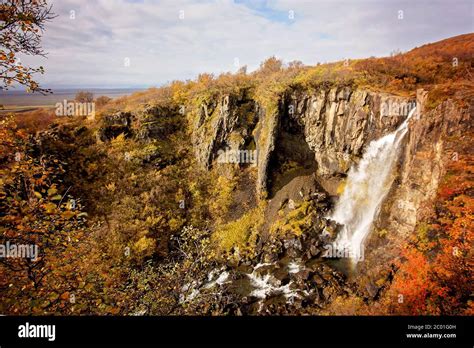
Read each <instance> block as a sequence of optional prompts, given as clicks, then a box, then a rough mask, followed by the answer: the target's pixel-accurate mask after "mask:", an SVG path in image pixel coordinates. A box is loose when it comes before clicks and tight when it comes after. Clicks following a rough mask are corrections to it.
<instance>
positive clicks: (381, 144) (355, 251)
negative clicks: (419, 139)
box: [330, 108, 416, 261]
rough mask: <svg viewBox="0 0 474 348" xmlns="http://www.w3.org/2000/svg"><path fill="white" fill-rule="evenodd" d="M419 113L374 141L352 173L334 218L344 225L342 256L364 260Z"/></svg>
mask: <svg viewBox="0 0 474 348" xmlns="http://www.w3.org/2000/svg"><path fill="white" fill-rule="evenodd" d="M415 110H416V108H413V109H412V110H411V111H410V113H409V114H408V117H407V118H406V119H405V121H404V122H403V123H402V124H401V125H400V127H398V129H397V130H396V131H394V132H392V133H390V134H388V135H386V136H384V137H382V138H380V139H378V140H374V141H372V142H371V143H370V144H369V146H368V147H367V149H366V151H365V153H364V155H363V157H362V159H361V160H360V162H359V164H358V165H357V166H353V167H352V168H351V169H350V170H349V173H348V177H347V182H346V186H345V189H344V192H343V193H342V196H341V198H340V199H339V201H338V203H337V204H336V207H335V209H334V212H333V214H332V216H330V219H332V220H334V221H336V222H337V223H339V224H341V225H343V228H342V230H341V232H340V233H339V235H338V237H337V238H336V241H335V242H334V246H333V249H334V250H336V252H337V253H338V255H347V256H348V257H350V258H351V259H353V260H357V261H359V260H361V259H362V258H363V248H364V241H365V239H366V237H367V235H368V234H369V232H370V230H371V227H372V222H373V220H374V219H375V217H376V216H377V213H378V211H379V208H380V205H381V203H382V202H383V200H384V198H385V196H386V195H387V193H388V191H389V190H390V187H391V186H392V183H393V180H394V178H395V177H394V175H393V167H394V165H395V163H396V160H397V157H398V149H399V146H400V143H401V140H402V139H403V137H404V136H405V134H406V133H407V131H408V121H409V120H410V118H411V117H412V116H413V114H414V112H415Z"/></svg>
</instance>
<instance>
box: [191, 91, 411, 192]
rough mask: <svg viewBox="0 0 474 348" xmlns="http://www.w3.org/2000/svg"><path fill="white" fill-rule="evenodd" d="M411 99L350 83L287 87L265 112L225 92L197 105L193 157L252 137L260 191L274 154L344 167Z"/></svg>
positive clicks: (323, 167) (312, 166) (205, 160)
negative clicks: (304, 89) (308, 89)
mask: <svg viewBox="0 0 474 348" xmlns="http://www.w3.org/2000/svg"><path fill="white" fill-rule="evenodd" d="M413 105H414V101H411V100H409V99H408V98H403V97H397V96H392V95H387V94H383V93H374V92H370V91H364V90H353V89H351V88H350V87H339V88H336V87H334V88H332V89H322V90H320V91H318V92H316V93H307V92H292V93H288V94H286V95H284V96H282V98H281V100H280V101H279V103H278V107H277V109H276V110H274V111H270V112H269V111H268V110H266V109H265V108H263V107H262V106H261V105H259V104H258V103H257V102H255V101H253V100H251V99H248V98H247V97H246V96H245V97H242V96H240V97H235V96H226V97H224V98H222V99H221V100H220V101H218V102H217V106H215V105H214V104H210V105H202V106H201V108H200V110H199V111H198V115H199V116H198V117H197V121H196V123H195V126H194V130H193V139H194V141H193V144H194V148H195V151H196V154H197V157H198V160H199V162H200V163H202V164H203V166H205V167H206V168H208V167H209V166H211V165H212V162H213V161H214V160H215V159H216V157H217V155H216V154H217V151H218V150H219V149H222V148H224V147H229V148H231V149H242V148H245V145H246V144H249V143H255V145H256V149H257V152H258V160H257V163H258V164H257V167H258V178H257V182H256V187H257V192H259V193H262V192H265V191H267V190H268V189H269V187H268V181H269V179H270V174H271V172H272V171H273V170H274V168H271V167H272V166H273V165H274V163H273V162H274V161H275V158H278V157H282V156H283V154H285V153H286V154H289V153H291V152H293V154H294V155H300V157H301V156H302V158H297V157H295V159H296V161H297V162H300V164H302V166H303V167H307V169H308V170H310V171H311V172H314V171H315V170H316V171H317V173H318V174H319V175H320V176H334V175H337V174H345V173H347V171H348V170H349V168H350V167H351V166H352V165H353V164H354V163H357V162H358V160H359V159H360V157H361V156H362V152H363V149H364V147H365V146H366V145H367V144H368V143H369V142H370V141H371V140H373V139H376V138H379V137H381V136H383V135H385V134H387V133H390V132H392V131H394V130H395V129H396V128H397V126H398V125H399V124H400V123H401V122H403V120H404V119H405V118H406V116H407V115H408V111H409V110H408V109H409V108H410V107H412V106H413ZM249 120H250V121H249ZM275 152H276V155H274V153H275ZM308 156H310V160H308ZM308 173H309V172H308ZM290 179H291V178H290Z"/></svg>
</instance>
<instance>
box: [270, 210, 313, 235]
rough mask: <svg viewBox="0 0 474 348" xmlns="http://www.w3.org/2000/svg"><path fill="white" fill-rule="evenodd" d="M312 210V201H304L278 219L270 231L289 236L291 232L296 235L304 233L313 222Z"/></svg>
mask: <svg viewBox="0 0 474 348" xmlns="http://www.w3.org/2000/svg"><path fill="white" fill-rule="evenodd" d="M310 210H311V202H303V203H302V204H301V205H300V206H298V207H297V208H295V209H294V210H292V211H291V212H289V213H288V215H287V216H286V217H284V218H283V219H280V220H277V221H276V222H275V223H274V224H273V225H272V227H271V228H270V232H271V233H274V234H279V235H281V236H288V235H290V234H292V235H295V236H300V235H302V234H303V232H304V231H305V230H306V229H307V228H309V227H311V225H312V223H313V221H312V217H313V216H312V214H311V211H310Z"/></svg>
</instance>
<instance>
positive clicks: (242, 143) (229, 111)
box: [192, 91, 257, 168]
mask: <svg viewBox="0 0 474 348" xmlns="http://www.w3.org/2000/svg"><path fill="white" fill-rule="evenodd" d="M256 108H257V106H256V103H255V102H254V101H253V100H252V99H249V98H248V97H247V95H246V93H245V91H243V92H242V93H241V94H240V95H237V96H236V95H228V96H225V97H223V98H221V99H220V100H219V101H218V102H217V103H216V104H214V103H210V104H202V105H201V107H200V108H199V110H198V111H197V114H198V115H197V117H196V121H195V123H194V129H193V139H192V140H193V144H194V150H195V153H196V156H197V158H198V161H199V162H200V163H201V164H202V165H203V166H204V167H205V168H209V167H210V166H211V165H212V163H213V161H214V160H216V159H217V157H218V152H219V151H221V152H222V151H239V150H244V149H251V147H252V143H254V139H253V137H252V131H253V129H254V127H255V124H256V122H257V113H256Z"/></svg>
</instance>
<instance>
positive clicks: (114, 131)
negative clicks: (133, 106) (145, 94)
mask: <svg viewBox="0 0 474 348" xmlns="http://www.w3.org/2000/svg"><path fill="white" fill-rule="evenodd" d="M131 123H132V114H131V113H130V112H122V111H121V112H118V113H116V114H114V115H109V116H105V117H104V118H103V119H102V125H101V127H100V129H99V131H98V134H97V135H98V138H99V139H100V140H101V141H110V140H112V139H113V138H116V137H117V136H119V135H120V134H122V133H123V134H124V135H125V136H126V137H129V136H131V135H132V129H131Z"/></svg>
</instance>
